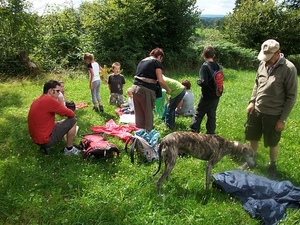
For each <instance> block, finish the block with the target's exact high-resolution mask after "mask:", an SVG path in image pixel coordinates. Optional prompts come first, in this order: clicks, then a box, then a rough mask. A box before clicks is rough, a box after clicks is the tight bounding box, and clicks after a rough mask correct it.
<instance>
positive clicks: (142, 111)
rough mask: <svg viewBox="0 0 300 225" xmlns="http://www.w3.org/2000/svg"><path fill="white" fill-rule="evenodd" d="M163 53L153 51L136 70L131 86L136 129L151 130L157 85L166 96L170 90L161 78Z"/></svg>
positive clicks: (156, 50)
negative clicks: (165, 92)
mask: <svg viewBox="0 0 300 225" xmlns="http://www.w3.org/2000/svg"><path fill="white" fill-rule="evenodd" d="M163 57H164V52H163V50H162V49H161V48H155V49H153V50H152V51H151V52H150V54H149V57H147V58H144V59H143V60H141V61H140V62H139V64H138V66H137V69H136V75H135V76H134V82H133V86H132V94H133V102H134V110H135V124H136V126H137V127H138V128H141V129H145V130H146V131H148V132H150V131H151V130H152V129H153V109H154V106H155V99H156V91H157V89H158V85H160V86H161V87H162V88H164V89H165V90H166V91H167V93H168V94H170V93H171V89H170V88H169V87H168V85H167V84H166V82H165V81H164V80H163V77H162V64H161V62H162V60H163Z"/></svg>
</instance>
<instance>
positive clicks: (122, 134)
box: [91, 119, 139, 141]
mask: <svg viewBox="0 0 300 225" xmlns="http://www.w3.org/2000/svg"><path fill="white" fill-rule="evenodd" d="M91 130H92V131H93V132H103V133H105V134H110V135H112V136H115V137H117V138H120V139H122V140H124V141H126V140H127V139H128V138H130V137H131V136H132V135H131V133H130V132H132V131H136V130H139V128H137V127H136V126H135V125H132V124H126V125H121V126H120V125H118V124H116V123H115V121H114V120H113V119H111V120H109V121H108V122H107V123H106V124H105V126H92V127H91Z"/></svg>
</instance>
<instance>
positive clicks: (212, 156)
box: [153, 132, 256, 195]
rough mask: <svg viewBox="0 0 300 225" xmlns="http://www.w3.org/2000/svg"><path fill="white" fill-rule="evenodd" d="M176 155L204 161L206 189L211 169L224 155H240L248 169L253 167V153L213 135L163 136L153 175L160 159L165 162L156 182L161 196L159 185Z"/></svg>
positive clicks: (182, 133) (172, 134) (174, 134)
mask: <svg viewBox="0 0 300 225" xmlns="http://www.w3.org/2000/svg"><path fill="white" fill-rule="evenodd" d="M178 153H187V154H190V155H192V156H193V157H195V158H197V159H202V160H206V161H207V163H206V185H205V187H206V189H208V188H209V183H210V175H211V170H212V167H213V166H214V165H215V164H216V163H217V162H219V161H220V160H221V159H222V158H223V157H224V156H225V155H228V154H231V155H236V156H238V155H242V156H243V157H244V158H245V160H246V162H247V163H248V165H249V167H254V166H255V164H256V163H255V158H254V151H253V150H252V148H251V147H250V146H248V145H245V144H240V143H238V142H236V141H229V140H227V139H225V138H223V137H221V136H219V135H215V134H199V133H193V132H173V133H170V134H168V135H167V136H165V137H164V138H163V139H162V141H161V143H160V145H159V149H158V155H159V166H158V169H157V171H156V172H155V173H154V174H153V176H155V175H156V174H157V173H158V172H159V170H160V168H161V163H162V159H164V162H165V170H164V172H163V174H162V175H161V177H160V178H159V179H158V181H157V191H158V194H159V195H160V194H161V190H160V189H161V184H162V182H163V180H164V179H165V178H168V177H169V174H170V173H171V171H172V169H173V168H174V166H175V164H176V159H177V157H178Z"/></svg>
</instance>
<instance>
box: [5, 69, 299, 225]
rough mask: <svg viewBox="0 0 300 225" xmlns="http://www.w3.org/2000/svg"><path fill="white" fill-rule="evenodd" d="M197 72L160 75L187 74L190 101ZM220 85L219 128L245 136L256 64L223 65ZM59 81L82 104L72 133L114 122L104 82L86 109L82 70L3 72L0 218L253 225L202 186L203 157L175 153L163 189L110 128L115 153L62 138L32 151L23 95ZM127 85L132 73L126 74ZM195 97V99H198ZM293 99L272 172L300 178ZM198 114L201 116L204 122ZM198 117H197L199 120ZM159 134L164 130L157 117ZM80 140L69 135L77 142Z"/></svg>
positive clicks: (185, 124)
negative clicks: (71, 149)
mask: <svg viewBox="0 0 300 225" xmlns="http://www.w3.org/2000/svg"><path fill="white" fill-rule="evenodd" d="M197 74H198V72H197V71H195V72H194V73H187V74H175V73H172V74H168V76H170V77H173V78H175V79H178V80H180V81H181V80H183V79H189V80H190V81H191V82H192V91H193V92H194V94H195V95H196V99H197V101H198V99H199V95H200V88H199V87H197V85H196V84H195V83H196V79H197V76H198V75H197ZM225 75H226V80H225V93H224V95H223V96H222V97H221V99H220V103H219V107H218V110H217V133H218V134H220V135H222V136H224V137H226V138H228V139H231V140H237V141H241V142H244V126H243V125H244V122H245V119H246V113H245V109H246V107H247V104H248V100H249V98H250V95H251V91H252V86H253V80H254V76H255V72H254V71H236V70H230V69H227V70H226V69H225ZM50 78H51V79H63V80H64V81H65V89H66V93H67V99H68V100H74V101H75V102H77V103H79V102H86V103H88V104H89V107H88V108H84V109H80V110H77V111H76V117H77V119H78V125H79V127H80V129H79V134H84V133H89V132H90V127H91V126H97V125H104V124H105V123H106V122H107V121H108V120H110V119H114V120H115V121H116V122H118V116H117V115H116V114H115V112H114V109H115V107H113V106H109V105H108V98H109V91H108V87H107V85H102V87H101V97H102V99H103V102H104V106H105V113H104V114H102V115H101V114H97V113H95V112H93V111H92V110H91V100H90V91H89V89H88V79H87V76H86V74H83V73H80V72H72V73H71V72H69V73H68V72H66V73H65V74H63V75H62V74H50V75H48V76H47V77H40V78H36V79H33V80H26V79H25V80H8V81H5V82H4V83H1V84H0V98H1V103H2V104H1V108H0V114H1V117H0V127H1V129H0V137H1V138H0V224H105V225H118V224H137V225H139V224H156V225H157V224H176V225H177V224H178V225H181V224H208V225H210V224H211V225H215V224H237V225H240V224H247V225H248V224H250V225H251V224H253V225H254V224H259V221H258V220H255V219H253V218H251V217H250V216H249V215H248V213H247V212H246V211H244V209H243V207H242V205H241V203H240V202H239V201H237V200H235V199H233V198H231V197H230V196H228V195H227V194H225V193H223V192H220V191H219V190H217V189H214V188H210V189H209V190H205V189H204V183H205V162H204V161H201V160H196V159H194V158H191V157H186V158H180V159H179V160H178V162H177V165H176V167H175V168H174V170H173V172H172V173H171V176H170V179H169V181H165V182H164V183H163V185H162V192H163V194H164V195H163V196H158V195H157V192H156V181H157V179H158V177H159V175H160V174H161V173H159V174H158V175H157V176H156V177H152V174H153V173H154V172H155V171H156V169H157V162H154V163H146V164H140V163H135V164H134V165H132V164H131V163H130V158H129V157H128V156H127V155H126V153H125V151H124V150H123V149H124V142H123V141H121V140H119V139H117V138H114V137H110V136H108V138H109V140H110V141H111V142H113V143H115V144H116V145H118V147H119V148H120V150H121V156H120V157H119V158H115V159H109V160H106V161H105V160H92V161H91V162H90V163H86V162H84V161H83V160H82V158H81V157H80V156H72V157H66V156H64V155H63V154H62V152H61V150H62V148H63V147H64V143H63V141H61V142H60V143H59V144H58V145H57V146H55V147H53V148H52V149H51V152H50V155H49V156H44V155H42V154H41V153H40V152H39V150H38V149H39V148H38V147H37V146H36V145H35V144H33V143H32V141H31V140H30V138H29V134H28V130H27V113H28V110H29V107H30V104H31V102H32V101H33V100H34V99H35V98H37V97H38V96H40V95H41V93H42V87H43V84H44V82H45V81H47V80H48V79H50ZM126 81H127V83H126V85H125V87H124V89H125V90H126V89H127V87H129V86H130V85H131V83H132V78H129V77H126ZM197 101H196V102H195V104H197ZM299 107H300V106H299V104H298V102H297V104H296V106H295V108H294V109H293V112H292V114H291V115H290V117H289V119H288V122H287V126H286V130H285V131H284V132H283V134H282V140H281V142H280V153H279V159H278V170H279V177H278V179H279V180H290V181H291V182H292V183H293V184H294V185H295V186H300V181H299V180H300V175H299V167H300V163H299V161H300V160H299V158H300V150H299V147H298V146H299V133H300V128H299V125H298V112H299ZM204 122H205V121H204ZM190 123H191V118H176V130H188V129H189V125H190ZM203 125H204V123H203V124H202V127H204V126H203ZM155 128H156V129H157V130H158V131H159V132H160V134H161V137H163V136H165V135H166V134H168V133H169V132H170V131H168V130H166V129H165V127H164V125H163V124H162V122H161V121H160V120H158V119H156V120H155ZM79 141H80V138H79V137H77V138H76V143H79ZM257 161H258V166H257V167H256V168H255V169H254V170H252V172H253V173H255V174H259V175H262V176H266V174H267V173H266V167H267V163H268V149H266V148H264V147H262V146H260V148H259V151H258V157H257ZM241 163H242V161H240V159H232V158H230V157H224V158H223V159H222V160H221V162H219V163H218V164H217V165H216V166H215V167H214V168H213V173H218V172H222V171H227V170H233V169H236V168H237V166H238V165H240V164H241ZM287 214H288V215H287V218H286V219H285V220H284V221H283V222H282V223H281V224H297V223H298V218H299V215H300V213H299V211H293V210H288V211H287Z"/></svg>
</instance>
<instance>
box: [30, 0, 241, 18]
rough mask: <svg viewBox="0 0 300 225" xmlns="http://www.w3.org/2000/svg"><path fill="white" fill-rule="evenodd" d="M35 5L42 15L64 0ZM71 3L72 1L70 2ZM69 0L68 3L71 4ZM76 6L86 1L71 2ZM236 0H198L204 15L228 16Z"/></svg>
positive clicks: (37, 0) (44, 0)
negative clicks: (50, 6)
mask: <svg viewBox="0 0 300 225" xmlns="http://www.w3.org/2000/svg"><path fill="white" fill-rule="evenodd" d="M29 1H30V2H32V3H33V10H34V11H38V12H39V14H42V13H43V11H44V9H45V7H46V5H47V4H50V5H51V4H62V3H64V2H66V1H64V0H29ZM69 1H70V0H69ZM69 1H68V0H67V2H69ZM71 1H72V2H73V3H74V4H75V6H76V5H80V3H81V2H82V1H84V0H71ZM234 3H235V0H197V6H198V7H199V9H201V10H202V15H205V14H213V15H226V14H227V13H229V12H232V9H233V8H234Z"/></svg>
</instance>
